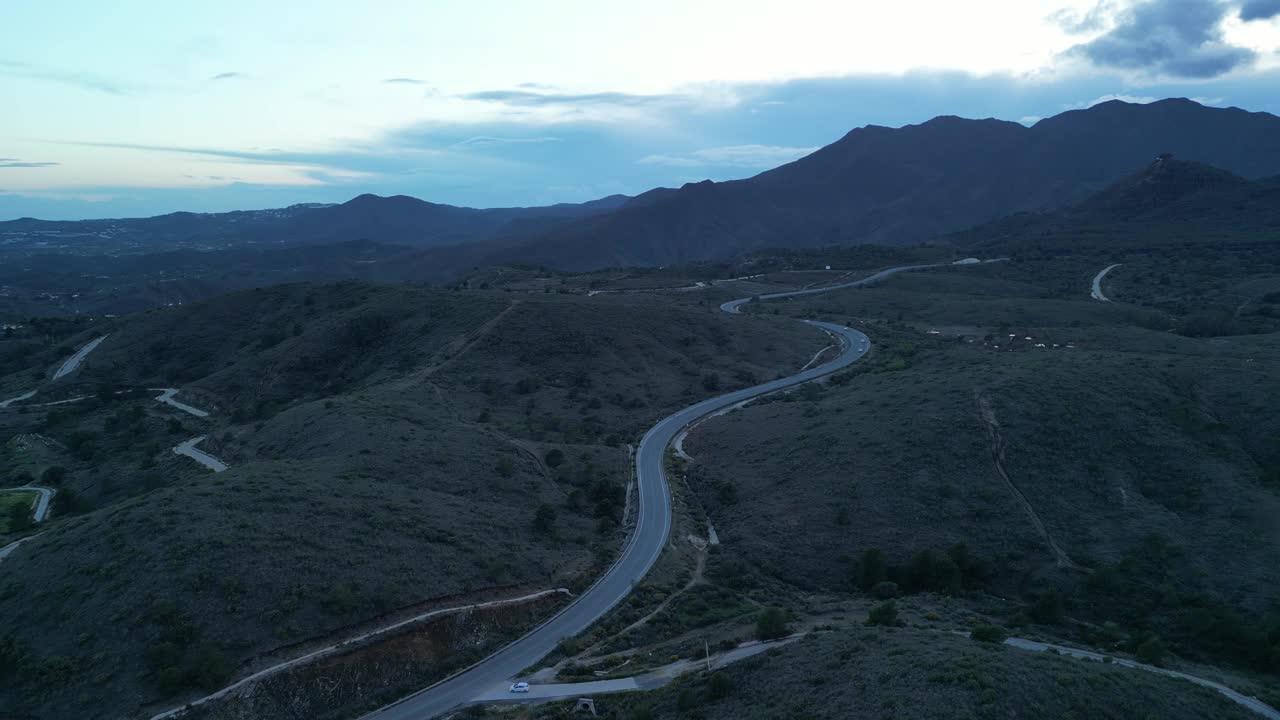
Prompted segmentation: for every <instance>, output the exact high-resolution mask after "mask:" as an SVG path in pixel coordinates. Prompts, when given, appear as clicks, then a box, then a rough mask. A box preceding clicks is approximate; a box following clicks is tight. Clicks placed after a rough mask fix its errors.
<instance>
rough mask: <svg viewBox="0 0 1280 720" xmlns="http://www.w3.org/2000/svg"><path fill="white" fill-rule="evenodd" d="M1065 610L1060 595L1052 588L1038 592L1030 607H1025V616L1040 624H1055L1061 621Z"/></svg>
mask: <svg viewBox="0 0 1280 720" xmlns="http://www.w3.org/2000/svg"><path fill="white" fill-rule="evenodd" d="M1065 612H1066V610H1065V608H1064V607H1063V602H1062V596H1061V595H1059V594H1058V591H1057V590H1055V589H1052V588H1051V589H1049V590H1048V591H1046V592H1042V593H1040V595H1039V596H1038V597H1036V601H1035V602H1034V603H1032V604H1031V607H1029V608H1027V616H1028V617H1030V618H1031V619H1032V620H1033V621H1035V622H1038V623H1040V624H1042V625H1057V624H1059V623H1061V622H1062V617H1063V614H1064V613H1065Z"/></svg>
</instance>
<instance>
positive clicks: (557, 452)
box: [543, 448, 564, 468]
mask: <svg viewBox="0 0 1280 720" xmlns="http://www.w3.org/2000/svg"><path fill="white" fill-rule="evenodd" d="M543 459H544V460H546V461H547V466H548V467H553V468H557V467H560V465H561V463H563V462H564V451H563V450H561V449H560V448H552V449H550V450H548V451H547V454H546V456H545V457H544V458H543Z"/></svg>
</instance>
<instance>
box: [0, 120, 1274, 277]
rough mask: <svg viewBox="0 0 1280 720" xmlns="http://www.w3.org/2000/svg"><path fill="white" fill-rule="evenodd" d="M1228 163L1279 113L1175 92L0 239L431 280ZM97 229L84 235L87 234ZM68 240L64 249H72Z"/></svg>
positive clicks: (913, 218) (918, 226)
mask: <svg viewBox="0 0 1280 720" xmlns="http://www.w3.org/2000/svg"><path fill="white" fill-rule="evenodd" d="M1166 152H1168V153H1173V154H1174V155H1175V156H1176V157H1177V158H1179V159H1180V160H1188V161H1198V162H1202V163H1206V164H1208V165H1212V166H1215V167H1217V168H1221V169H1222V170H1224V171H1226V172H1229V173H1232V174H1234V175H1237V176H1240V177H1241V178H1245V179H1248V178H1261V177H1267V176H1276V175H1280V118H1278V117H1276V116H1274V115H1271V114H1268V113H1258V112H1247V111H1245V110H1241V109H1239V108H1226V109H1223V108H1214V107H1206V106H1203V105H1200V104H1198V103H1196V102H1193V101H1191V100H1186V99H1170V100H1161V101H1158V102H1153V103H1149V104H1131V103H1125V102H1121V101H1110V102H1105V103H1101V104H1098V105H1095V106H1093V107H1090V108H1087V109H1082V110H1072V111H1068V112H1064V113H1062V114H1060V115H1057V116H1054V117H1050V118H1046V119H1044V120H1041V121H1039V122H1037V123H1036V124H1035V125H1033V126H1031V127H1026V126H1024V125H1021V124H1019V123H1014V122H1007V121H1003V120H995V119H983V120H969V119H964V118H959V117H955V116H940V117H936V118H933V119H932V120H929V121H927V122H924V123H921V124H918V125H907V126H904V127H901V128H887V127H881V126H876V125H868V126H866V127H860V128H857V129H854V130H852V131H850V132H849V133H847V134H846V135H845V136H844V137H842V138H841V139H840V140H838V141H836V142H834V143H832V144H830V145H828V146H826V147H824V148H821V149H820V150H818V151H816V152H814V153H812V154H810V155H808V156H806V157H803V158H801V159H799V160H796V161H794V162H791V163H788V164H786V165H782V166H780V167H777V168H774V169H772V170H769V171H766V172H763V173H760V174H759V175H756V176H754V177H752V178H748V179H745V180H735V181H729V182H721V183H715V182H711V181H709V180H708V181H703V182H699V183H690V184H687V185H685V186H683V187H681V188H678V189H671V188H655V189H653V190H650V191H648V192H645V193H642V194H640V195H638V196H635V197H627V196H623V195H613V196H609V197H606V198H601V199H599V200H595V201H591V202H587V203H581V204H561V205H551V206H546V207H532V208H494V209H487V210H481V209H475V208H465V207H456V206H452V205H442V204H436V203H431V202H427V201H424V200H419V199H416V198H412V197H407V196H393V197H378V196H375V195H361V196H359V197H356V198H353V199H352V200H350V201H348V202H345V203H342V204H340V205H331V206H314V205H295V206H292V207H289V208H283V209H279V210H263V211H246V212H234V213H222V214H212V215H194V214H189V213H174V214H171V215H164V216H159V217H155V218H145V219H138V220H92V221H81V222H54V223H50V222H44V221H38V220H30V219H23V220H18V221H12V222H7V223H0V250H3V249H12V248H15V247H18V248H22V247H23V244H24V243H25V244H26V245H27V246H30V247H31V248H32V249H33V250H35V251H43V252H69V251H75V252H80V253H84V254H91V253H95V252H96V253H97V254H107V253H108V250H107V249H106V248H108V247H109V248H110V250H109V252H112V253H118V252H126V253H127V252H155V251H157V250H161V249H163V250H169V249H174V248H184V249H202V250H208V249H227V248H231V247H236V246H239V245H241V244H244V245H259V246H262V245H266V246H271V245H282V246H283V245H298V244H337V243H345V242H349V241H354V240H369V241H373V242H376V243H382V244H390V245H398V246H404V247H406V248H411V249H414V250H416V251H417V252H416V254H412V255H409V256H406V258H405V260H406V262H405V264H404V267H405V268H413V269H414V270H415V271H416V272H418V273H419V275H418V276H417V277H419V278H420V279H423V280H429V281H433V282H438V281H442V280H445V279H448V277H450V276H451V275H452V274H455V273H456V272H457V271H459V270H461V269H462V268H466V267H472V266H475V265H482V264H488V265H494V264H510V263H524V264H533V265H546V266H549V267H553V268H558V269H564V270H590V269H596V268H601V267H609V266H656V265H670V264H681V263H687V262H698V261H720V260H726V259H729V258H732V257H735V256H739V255H742V254H746V253H749V252H753V251H757V250H762V249H769V248H783V249H786V248H812V247H821V246H829V245H844V246H848V245H857V244H864V243H879V244H887V245H903V244H912V243H917V242H922V241H928V240H931V239H935V238H939V237H943V236H946V235H949V234H952V233H957V232H960V231H963V230H965V229H966V228H970V227H973V226H975V225H980V224H984V223H990V222H993V221H996V220H998V219H1000V218H1002V217H1005V216H1007V215H1010V214H1014V213H1019V212H1027V211H1042V210H1052V209H1055V208H1062V207H1067V206H1070V205H1072V204H1073V203H1079V202H1081V201H1083V200H1085V199H1086V198H1088V197H1089V196H1090V195H1091V194H1093V193H1096V192H1098V191H1100V190H1102V189H1103V188H1106V187H1107V186H1109V185H1110V184H1111V183H1114V182H1116V181H1117V180H1120V179H1121V178H1123V177H1125V176H1126V175H1128V174H1129V173H1131V172H1132V171H1133V169H1134V168H1139V167H1143V166H1145V165H1146V164H1148V163H1150V162H1151V161H1152V160H1153V158H1155V157H1157V156H1158V155H1160V154H1161V153H1166ZM94 243H97V244H98V247H96V248H95V247H93V244H94ZM70 249H73V250H70Z"/></svg>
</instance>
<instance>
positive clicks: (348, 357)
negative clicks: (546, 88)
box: [0, 100, 1280, 720]
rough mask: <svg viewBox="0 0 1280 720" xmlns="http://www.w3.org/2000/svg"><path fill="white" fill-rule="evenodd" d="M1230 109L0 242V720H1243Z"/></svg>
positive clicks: (1251, 443) (1179, 108)
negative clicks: (501, 201)
mask: <svg viewBox="0 0 1280 720" xmlns="http://www.w3.org/2000/svg"><path fill="white" fill-rule="evenodd" d="M1241 112H1243V111H1239V112H1237V111H1234V110H1230V111H1229V110H1220V109H1217V108H1206V107H1203V106H1201V105H1199V104H1197V103H1193V102H1191V101H1185V100H1169V101H1161V102H1157V103H1150V104H1148V105H1141V106H1137V105H1130V104H1128V103H1121V102H1118V101H1113V102H1109V103H1102V104H1100V105H1098V106H1096V107H1094V108H1090V109H1088V110H1078V111H1070V112H1068V113H1064V114H1063V115H1061V116H1058V117H1056V118H1050V119H1048V120H1045V121H1041V122H1040V123H1036V124H1035V125H1034V126H1033V127H1031V128H1027V127H1023V126H1022V125H1017V127H1016V128H1011V127H1007V126H1008V125H1013V124H1011V123H1000V122H997V121H967V120H961V119H959V118H947V117H944V118H937V119H935V120H933V121H930V122H927V123H923V124H921V125H918V126H907V127H904V128H899V129H892V130H891V129H888V128H877V127H866V128H859V129H857V130H855V131H853V132H851V133H849V135H848V136H846V137H845V138H844V139H842V140H841V141H839V142H838V143H836V144H833V145H831V146H828V147H827V148H824V149H822V150H819V151H818V152H816V153H813V154H812V155H809V156H806V157H804V158H802V159H800V160H798V161H795V162H794V163H790V164H788V165H784V166H782V167H780V168H777V169H775V170H771V171H767V172H765V173H763V174H761V175H758V176H756V177H754V178H751V179H748V180H742V181H735V182H732V183H709V184H703V183H697V184H691V185H686V186H684V187H682V188H680V189H679V190H660V191H653V194H651V195H642V196H638V197H634V198H632V197H626V196H609V197H606V198H603V199H602V200H600V201H597V202H592V203H585V204H581V205H573V206H559V205H556V206H545V207H541V208H516V209H497V210H490V211H480V210H472V209H469V208H459V207H453V206H444V205H435V204H432V203H426V202H423V201H417V200H414V199H412V198H403V197H392V198H378V197H374V196H360V197H357V198H356V199H354V200H352V201H350V202H349V203H345V204H338V205H328V204H326V205H323V206H295V207H291V208H288V209H287V211H262V212H253V213H247V214H241V213H231V214H227V215H212V216H205V215H191V214H180V215H179V216H166V217H164V218H151V219H147V220H138V221H81V222H71V223H56V226H57V227H56V228H55V227H53V226H52V225H47V224H41V223H42V221H31V220H29V219H24V220H20V221H14V223H18V225H14V224H13V223H8V224H5V225H2V226H0V230H2V231H3V232H4V233H6V234H4V235H3V237H5V238H7V242H6V243H5V245H4V246H3V247H0V258H2V259H3V260H4V261H5V262H4V265H3V268H0V285H2V286H3V287H0V320H3V321H4V334H3V337H0V398H3V399H2V400H0V513H2V514H0V614H2V615H3V617H5V618H6V623H5V626H4V627H3V629H0V714H8V715H12V716H14V717H38V718H51V719H53V720H59V719H61V718H119V717H126V718H140V719H142V720H148V719H150V720H168V719H170V718H208V719H210V720H249V719H250V718H258V717H308V718H325V719H333V720H338V719H340V718H356V717H360V718H370V719H374V718H376V719H378V720H396V719H400V718H404V719H406V720H408V719H409V718H423V717H508V718H561V717H570V716H573V715H574V714H575V712H574V710H573V705H574V703H575V702H576V701H577V699H578V698H579V697H591V698H593V699H594V700H595V702H596V703H597V705H596V709H597V710H598V711H599V712H600V714H601V715H603V716H606V717H618V718H635V719H637V720H641V719H643V718H654V717H672V718H674V717H704V718H706V717H729V716H735V717H795V718H805V717H858V718H861V717H866V718H883V717H937V718H950V717H974V718H988V717H1013V716H1017V717H1024V716H1025V717H1064V718H1065V717H1115V718H1122V717H1135V716H1137V717H1142V716H1155V717H1170V718H1176V717H1188V718H1191V717H1222V718H1236V717H1269V718H1274V717H1280V714H1277V711H1276V708H1277V707H1278V706H1280V683H1278V682H1277V677H1278V676H1277V673H1280V665H1277V661H1278V658H1280V605H1277V603H1280V574H1277V568H1280V535H1277V527H1276V524H1275V522H1274V519H1275V518H1276V517H1278V516H1280V484H1278V483H1280V445H1278V444H1277V438H1280V424H1278V423H1277V415H1276V414H1275V413H1274V412H1273V411H1272V408H1271V407H1270V398H1272V397H1275V396H1276V395H1277V393H1278V392H1280V387H1277V383H1280V364H1278V363H1280V353H1278V352H1277V350H1278V349H1280V348H1278V347H1277V337H1278V335H1277V333H1280V324H1278V323H1280V314H1277V313H1276V312H1275V310H1276V308H1277V305H1278V304H1280V255H1278V254H1277V248H1280V244H1278V242H1280V235H1278V234H1277V233H1280V217H1278V216H1277V215H1276V208H1277V207H1280V204H1278V203H1277V202H1276V200H1277V195H1276V190H1277V185H1276V180H1275V179H1274V178H1271V177H1269V175H1268V174H1276V173H1277V172H1280V165H1276V164H1275V158H1276V157H1280V156H1277V155H1276V154H1275V153H1274V152H1272V150H1273V148H1272V146H1271V145H1269V144H1268V143H1270V142H1271V138H1272V135H1271V134H1270V131H1271V130H1272V129H1274V127H1275V125H1274V123H1275V122H1276V120H1275V118H1274V117H1273V116H1269V115H1266V114H1264V113H1263V114H1248V113H1246V114H1243V115H1241V114H1240V113H1241ZM1171 119H1176V120H1178V123H1172V122H1171ZM1042 125H1043V127H1041V126H1042ZM1064 128H1065V129H1070V130H1071V132H1070V133H1069V132H1067V131H1066V130H1065V129H1064ZM1221 128H1230V129H1231V133H1227V132H1226V131H1224V130H1221ZM1077 132H1080V133H1085V135H1086V137H1087V138H1088V140H1087V141H1079V142H1080V143H1081V144H1083V145H1087V146H1089V147H1090V148H1091V150H1090V152H1091V153H1097V154H1103V153H1110V154H1111V155H1113V156H1114V157H1111V156H1110V155H1109V156H1108V157H1107V158H1106V161H1105V162H1104V161H1103V160H1100V159H1099V157H1098V156H1096V155H1091V156H1089V157H1084V156H1077V155H1078V148H1079V147H1080V146H1081V145H1080V144H1077V145H1072V146H1071V147H1074V148H1076V149H1077V150H1075V151H1073V150H1072V149H1071V147H1066V146H1065V145H1061V146H1060V143H1065V142H1066V141H1065V140H1063V139H1062V138H1064V137H1068V136H1073V135H1072V134H1071V133H1077ZM1132 133H1139V134H1141V133H1149V134H1151V135H1152V139H1151V140H1150V144H1151V146H1152V147H1151V148H1148V147H1146V146H1145V145H1144V146H1142V147H1136V148H1126V149H1125V151H1124V152H1119V151H1118V150H1117V145H1116V142H1117V140H1116V138H1117V137H1121V136H1128V135H1129V134H1132ZM1228 134H1229V135H1230V139H1229V140H1228V139H1223V140H1220V141H1215V142H1194V143H1193V142H1192V141H1193V140H1195V141H1198V140H1199V139H1202V138H1203V137H1205V136H1212V137H1215V138H1218V137H1219V136H1226V135H1228ZM1073 137H1074V136H1073ZM1077 141H1078V138H1077ZM1184 143H1191V145H1190V146H1189V147H1191V149H1193V150H1194V151H1193V152H1189V153H1188V159H1183V157H1182V154H1181V153H1175V154H1173V155H1170V154H1168V150H1169V149H1170V148H1173V149H1180V148H1181V147H1183V145H1182V144H1184ZM1244 145H1250V146H1251V147H1253V148H1254V149H1255V151H1254V152H1250V153H1245V152H1243V151H1242V150H1241V147H1243V146H1244ZM949 148H953V149H954V153H953V152H952V150H949ZM993 153H995V154H999V153H1004V155H1001V158H1002V161H1001V163H999V167H995V168H991V167H986V166H982V167H979V166H980V165H981V163H980V162H979V160H978V159H977V158H983V157H991V156H992V155H993ZM1139 155H1140V156H1141V157H1140V158H1139ZM1153 158H1154V159H1153ZM1202 161H1207V162H1202ZM993 165H994V164H993ZM1214 165H1216V167H1215V166H1214ZM868 168H874V169H875V170H876V174H875V175H874V178H875V183H872V182H871V180H870V178H872V177H873V175H872V174H871V170H868ZM957 168H968V170H966V171H964V172H961V171H960V170H958V169H957ZM1046 168H1051V169H1052V172H1051V173H1050V172H1048V171H1047V170H1046V172H1045V173H1041V172H1040V171H1041V170H1045V169H1046ZM959 187H967V188H969V189H971V190H972V195H973V196H980V197H981V198H982V202H971V203H969V204H968V205H965V206H964V207H961V206H960V205H958V204H952V203H950V201H949V200H948V198H950V197H951V195H952V194H954V193H955V192H956V191H957V190H956V189H957V188H959ZM891 192H898V194H897V195H893V196H892V197H890V196H889V195H888V194H887V193H891ZM848 193H852V195H850V194H848ZM851 197H853V198H854V200H850V198H851ZM944 201H946V202H944ZM887 208H892V211H890V210H888V209H887ZM15 228H18V229H15ZM95 228H96V229H95ZM242 228H248V229H247V230H242ZM23 233H25V234H23ZM51 233H56V234H51ZM86 237H87V238H91V239H89V240H83V242H82V241H81V239H82V238H86ZM51 238H52V239H51ZM518 681H521V682H528V683H529V687H528V688H525V689H526V690H528V692H527V693H525V692H523V691H520V690H513V689H512V687H511V685H512V683H516V682H518Z"/></svg>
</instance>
